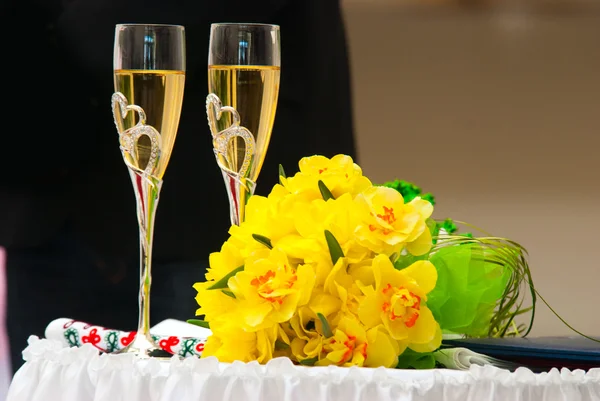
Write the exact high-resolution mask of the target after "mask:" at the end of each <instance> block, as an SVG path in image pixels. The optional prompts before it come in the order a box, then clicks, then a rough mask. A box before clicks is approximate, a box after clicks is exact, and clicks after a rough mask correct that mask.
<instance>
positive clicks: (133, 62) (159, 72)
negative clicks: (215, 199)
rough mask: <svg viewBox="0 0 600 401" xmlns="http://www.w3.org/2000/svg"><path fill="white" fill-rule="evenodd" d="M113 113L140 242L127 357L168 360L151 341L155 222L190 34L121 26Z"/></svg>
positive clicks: (176, 121) (172, 29)
mask: <svg viewBox="0 0 600 401" xmlns="http://www.w3.org/2000/svg"><path fill="white" fill-rule="evenodd" d="M113 61H114V88H115V92H114V94H113V95H112V99H111V100H112V102H111V103H112V104H111V106H112V111H113V117H114V120H115V125H116V127H117V131H118V133H119V144H120V149H121V153H122V155H123V160H124V162H125V164H126V166H127V167H128V169H129V175H130V176H131V181H132V183H133V189H134V192H135V198H136V203H137V218H138V226H139V236H140V292H139V321H138V330H137V333H136V336H135V339H134V340H133V341H132V342H131V344H129V345H128V346H127V347H126V348H125V349H124V350H123V351H122V352H126V353H134V354H136V355H138V356H140V357H152V356H165V355H164V353H163V352H162V351H161V350H160V347H159V346H158V345H157V344H156V343H155V342H154V340H153V339H152V336H151V335H150V285H151V283H152V276H151V266H152V238H153V233H154V217H155V214H156V208H157V205H158V199H159V195H160V189H161V187H162V179H163V175H164V174H165V170H166V168H167V165H168V164H169V158H170V156H171V151H172V150H173V145H174V144H175V137H176V135H177V128H178V125H179V117H180V115H181V106H182V103H183V92H184V84H185V29H184V27H183V26H179V25H164V24H119V25H117V26H116V30H115V42H114V54H113Z"/></svg>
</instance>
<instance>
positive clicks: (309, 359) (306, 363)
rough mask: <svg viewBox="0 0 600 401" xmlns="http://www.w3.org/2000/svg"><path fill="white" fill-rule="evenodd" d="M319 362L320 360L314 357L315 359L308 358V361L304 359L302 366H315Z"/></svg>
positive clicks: (301, 362)
mask: <svg viewBox="0 0 600 401" xmlns="http://www.w3.org/2000/svg"><path fill="white" fill-rule="evenodd" d="M318 360H319V358H317V357H314V358H308V359H303V360H301V361H300V365H304V366H315V363H316V362H317V361H318Z"/></svg>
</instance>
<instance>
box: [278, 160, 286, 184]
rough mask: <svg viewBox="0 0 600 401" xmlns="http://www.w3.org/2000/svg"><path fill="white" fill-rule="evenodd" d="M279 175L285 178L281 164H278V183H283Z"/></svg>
mask: <svg viewBox="0 0 600 401" xmlns="http://www.w3.org/2000/svg"><path fill="white" fill-rule="evenodd" d="M281 177H283V178H287V176H286V175H285V170H284V169H283V166H282V165H281V164H280V165H279V183H280V184H282V185H283V183H282V182H281Z"/></svg>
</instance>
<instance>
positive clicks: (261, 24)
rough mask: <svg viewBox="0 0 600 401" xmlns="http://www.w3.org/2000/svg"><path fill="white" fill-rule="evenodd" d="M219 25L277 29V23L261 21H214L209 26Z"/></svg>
mask: <svg viewBox="0 0 600 401" xmlns="http://www.w3.org/2000/svg"><path fill="white" fill-rule="evenodd" d="M219 26H238V27H244V26H247V27H262V28H271V29H275V30H279V29H280V28H279V25H276V24H265V23H261V22H215V23H212V24H210V27H211V28H216V27H219Z"/></svg>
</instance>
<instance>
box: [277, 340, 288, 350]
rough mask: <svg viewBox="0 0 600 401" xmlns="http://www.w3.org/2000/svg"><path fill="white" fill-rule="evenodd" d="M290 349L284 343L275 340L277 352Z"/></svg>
mask: <svg viewBox="0 0 600 401" xmlns="http://www.w3.org/2000/svg"><path fill="white" fill-rule="evenodd" d="M288 348H290V346H289V345H287V344H286V343H284V342H283V341H281V340H275V349H277V350H282V349H288Z"/></svg>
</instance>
